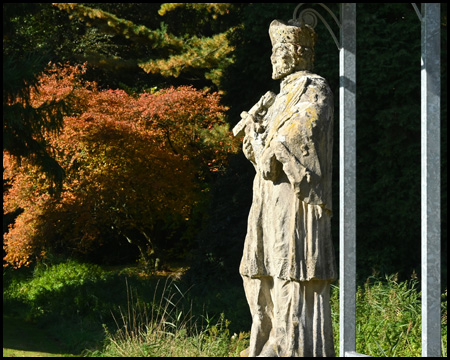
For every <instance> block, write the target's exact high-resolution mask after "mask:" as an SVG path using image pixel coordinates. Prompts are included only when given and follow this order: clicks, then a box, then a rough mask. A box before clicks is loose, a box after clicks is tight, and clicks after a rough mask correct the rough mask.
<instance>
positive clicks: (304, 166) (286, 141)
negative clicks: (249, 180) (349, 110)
mask: <svg viewBox="0 0 450 360" xmlns="http://www.w3.org/2000/svg"><path fill="white" fill-rule="evenodd" d="M330 95H331V92H330V91H328V86H326V87H325V88H324V86H322V84H321V83H318V84H317V83H315V82H313V83H312V84H311V85H310V86H308V90H307V91H306V92H305V94H303V95H302V97H301V98H300V101H299V103H297V104H294V106H293V107H292V109H291V111H292V116H291V117H290V119H289V120H288V121H287V122H285V123H284V124H283V126H282V127H281V128H280V129H279V131H278V133H277V135H276V136H275V137H274V138H273V139H272V141H271V144H270V147H271V148H272V150H273V152H274V154H275V156H276V158H277V160H278V161H279V162H280V163H281V164H282V166H283V171H284V173H285V174H286V176H287V178H288V180H289V182H290V183H291V184H292V185H293V187H294V189H295V192H296V193H297V195H298V196H299V197H300V199H301V200H302V201H305V202H307V203H309V204H313V205H323V206H325V207H331V199H329V197H330V196H329V194H331V188H330V189H328V188H329V187H330V186H331V161H332V159H331V156H332V141H333V139H332V116H333V114H332V110H333V109H332V106H333V103H332V97H330ZM330 107H331V109H330Z"/></svg>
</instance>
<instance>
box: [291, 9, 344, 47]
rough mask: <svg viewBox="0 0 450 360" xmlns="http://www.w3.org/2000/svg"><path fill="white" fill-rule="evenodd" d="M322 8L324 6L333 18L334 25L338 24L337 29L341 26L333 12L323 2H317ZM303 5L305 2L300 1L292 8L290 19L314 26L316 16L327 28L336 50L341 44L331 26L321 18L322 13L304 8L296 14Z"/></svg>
mask: <svg viewBox="0 0 450 360" xmlns="http://www.w3.org/2000/svg"><path fill="white" fill-rule="evenodd" d="M318 4H319V5H320V6H321V7H322V8H324V9H325V10H326V11H327V12H328V13H329V14H330V15H331V17H332V18H333V20H334V22H335V23H336V25H337V26H338V29H340V28H341V23H340V22H339V20H338V19H337V17H336V16H335V15H334V13H333V12H332V11H331V10H330V9H329V8H328V7H327V6H326V5H324V4H322V3H318ZM303 5H305V3H301V4H299V5H297V7H296V8H295V10H294V14H293V15H292V19H293V20H294V22H298V23H300V25H303V24H306V25H309V26H311V27H312V28H315V27H316V25H317V18H319V19H320V20H321V21H322V23H323V24H324V25H325V27H326V28H327V29H328V32H329V33H330V35H331V37H332V38H333V40H334V43H335V44H336V46H337V48H338V50H340V49H341V45H340V44H339V41H338V39H337V37H336V35H335V34H334V32H333V30H332V29H331V26H330V25H329V24H328V22H327V21H326V20H325V19H324V18H323V16H322V15H320V13H319V12H318V11H317V10H315V9H310V8H308V9H304V10H302V11H301V12H300V14H299V15H298V16H297V13H298V10H299V9H300V8H301V7H302V6H303Z"/></svg>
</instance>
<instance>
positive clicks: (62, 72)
mask: <svg viewBox="0 0 450 360" xmlns="http://www.w3.org/2000/svg"><path fill="white" fill-rule="evenodd" d="M82 71H83V68H82V67H72V66H68V65H67V66H65V67H63V68H61V67H56V66H53V67H52V68H51V69H50V71H48V72H46V74H43V75H42V77H41V80H40V84H39V87H38V89H37V91H34V92H33V96H32V102H33V103H34V104H35V105H36V106H38V105H39V104H40V103H42V102H44V101H46V100H49V99H59V98H61V97H65V96H69V95H70V96H71V97H72V98H73V99H74V100H75V101H72V103H73V109H72V113H71V115H70V116H66V117H65V119H64V129H63V131H62V133H60V134H59V135H56V134H48V135H47V137H48V141H49V144H50V145H51V147H52V151H53V154H54V156H55V158H56V160H57V161H58V162H59V163H60V164H61V165H62V167H63V168H64V170H65V172H66V178H65V180H64V184H63V191H62V193H61V194H60V196H58V197H52V196H50V186H51V184H50V183H49V181H48V180H47V179H46V178H45V175H43V174H42V172H40V171H39V169H38V168H37V167H36V166H34V165H32V164H30V163H28V162H27V161H22V163H21V164H20V165H19V164H17V163H15V162H14V159H13V158H12V157H10V156H9V155H8V154H5V153H4V154H3V155H4V156H3V166H4V169H5V171H4V174H3V176H4V179H5V178H6V179H9V180H10V181H12V187H11V188H10V190H9V191H8V193H7V194H6V196H5V197H4V204H3V206H4V211H5V212H8V211H14V210H15V209H17V208H18V207H20V208H22V209H23V210H24V211H23V213H21V214H20V215H19V216H18V218H17V219H16V222H15V224H14V226H12V227H10V229H9V232H8V233H7V234H6V235H5V237H4V249H5V252H6V256H5V261H6V262H7V263H9V264H12V265H14V266H17V267H19V266H22V265H27V264H28V263H29V262H30V261H32V260H33V257H34V256H38V257H39V256H43V255H45V253H46V252H47V251H55V252H62V253H65V254H68V253H87V252H89V251H92V250H94V249H98V248H99V247H100V246H103V245H105V246H107V244H108V242H111V241H119V239H120V238H122V239H123V238H127V239H128V241H130V242H132V240H133V239H132V237H133V236H136V234H140V235H143V237H144V238H145V239H147V242H146V246H148V247H153V246H154V244H152V243H151V240H150V238H151V234H152V231H153V230H154V227H155V225H156V224H157V223H158V224H159V223H161V222H162V223H164V222H168V221H171V220H170V219H174V218H186V217H188V216H189V213H190V211H191V209H192V207H193V206H194V205H195V203H196V201H197V200H198V197H199V195H200V193H201V186H200V181H201V180H203V179H204V177H205V175H206V174H207V173H208V172H210V171H212V172H214V171H218V170H219V169H221V168H222V167H223V166H224V164H225V162H226V159H227V156H228V154H229V153H230V152H234V151H236V149H237V147H236V144H235V143H233V140H232V138H231V136H230V133H229V131H228V126H227V125H226V122H225V120H224V117H225V115H224V111H225V110H226V108H225V107H224V106H222V105H220V103H219V101H220V98H219V96H218V94H216V93H209V92H207V91H198V90H195V89H194V88H192V87H186V86H184V87H179V88H170V89H165V90H161V91H158V92H155V93H144V94H140V95H139V96H131V95H128V94H127V93H125V92H124V91H122V90H103V91H99V90H98V89H97V87H96V84H95V83H86V82H81V81H80V80H79V76H78V75H79V74H80V73H81V72H82ZM141 237H142V236H141ZM136 244H137V245H138V246H139V243H138V242H137V241H136Z"/></svg>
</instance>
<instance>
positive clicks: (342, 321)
mask: <svg viewBox="0 0 450 360" xmlns="http://www.w3.org/2000/svg"><path fill="white" fill-rule="evenodd" d="M340 35H341V48H340V50H339V273H340V280H339V288H340V290H339V308H340V310H339V311H340V318H339V328H340V335H339V339H340V340H339V342H340V344H339V355H340V356H341V357H344V356H346V353H348V354H347V355H350V354H349V353H355V351H356V4H355V3H342V4H341V34H340Z"/></svg>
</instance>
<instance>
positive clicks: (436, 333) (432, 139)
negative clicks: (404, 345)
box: [421, 3, 441, 357]
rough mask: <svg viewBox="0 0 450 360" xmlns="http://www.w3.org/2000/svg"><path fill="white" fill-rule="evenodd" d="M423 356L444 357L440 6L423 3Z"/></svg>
mask: <svg viewBox="0 0 450 360" xmlns="http://www.w3.org/2000/svg"><path fill="white" fill-rule="evenodd" d="M421 65H422V71H421V80H422V85H421V102H422V108H421V113H422V114H421V149H422V150H421V181H422V193H421V195H422V200H421V202H422V207H421V208H422V356H424V357H425V356H433V357H434V356H436V357H438V356H441V304H440V293H441V245H440V241H441V208H440V204H441V197H440V188H441V184H440V176H441V171H440V164H441V161H440V97H441V80H440V4H439V3H432V4H430V3H422V64H421Z"/></svg>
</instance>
